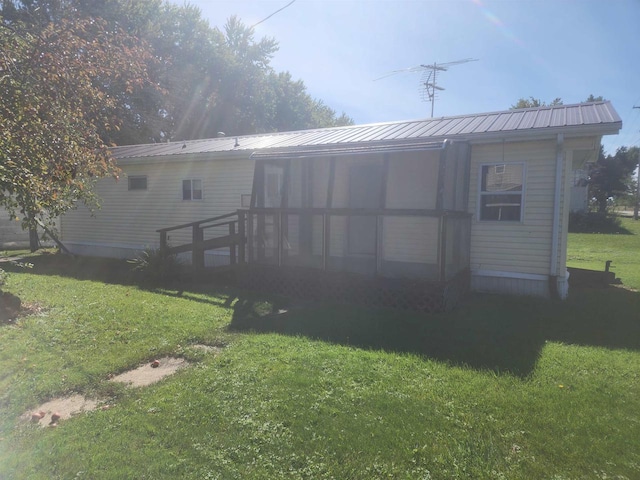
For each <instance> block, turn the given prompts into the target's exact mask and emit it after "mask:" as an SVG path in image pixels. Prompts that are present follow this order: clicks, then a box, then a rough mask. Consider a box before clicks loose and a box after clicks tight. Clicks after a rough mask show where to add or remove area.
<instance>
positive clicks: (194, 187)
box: [182, 179, 202, 200]
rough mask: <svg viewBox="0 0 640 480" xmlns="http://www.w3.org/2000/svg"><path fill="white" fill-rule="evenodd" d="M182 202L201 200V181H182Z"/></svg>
mask: <svg viewBox="0 0 640 480" xmlns="http://www.w3.org/2000/svg"><path fill="white" fill-rule="evenodd" d="M182 199H183V200H202V180H199V179H189V180H183V181H182Z"/></svg>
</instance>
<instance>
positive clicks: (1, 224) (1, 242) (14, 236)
mask: <svg viewBox="0 0 640 480" xmlns="http://www.w3.org/2000/svg"><path fill="white" fill-rule="evenodd" d="M28 245H29V231H28V230H23V229H22V223H21V222H20V221H19V220H15V219H12V218H9V212H7V211H6V210H5V209H4V207H0V247H5V248H6V247H24V246H28Z"/></svg>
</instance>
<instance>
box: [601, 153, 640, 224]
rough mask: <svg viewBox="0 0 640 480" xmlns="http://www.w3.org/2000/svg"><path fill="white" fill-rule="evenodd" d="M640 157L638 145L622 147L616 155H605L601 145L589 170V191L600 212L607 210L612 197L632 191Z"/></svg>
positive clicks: (622, 195)
mask: <svg viewBox="0 0 640 480" xmlns="http://www.w3.org/2000/svg"><path fill="white" fill-rule="evenodd" d="M639 158H640V149H639V148H638V147H631V148H627V147H620V148H618V150H616V153H615V154H614V155H605V153H604V150H603V148H602V146H601V147H600V154H599V155H598V160H597V161H596V162H595V164H594V165H593V166H592V167H591V169H590V171H589V193H590V195H591V196H592V197H593V198H594V199H595V201H596V203H597V205H598V212H600V213H606V212H607V207H608V203H609V199H610V198H617V197H624V196H625V195H628V194H629V193H632V191H631V188H632V185H633V182H632V174H633V171H634V170H635V168H636V166H637V165H638V159H639Z"/></svg>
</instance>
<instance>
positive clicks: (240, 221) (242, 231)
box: [238, 210, 246, 263]
mask: <svg viewBox="0 0 640 480" xmlns="http://www.w3.org/2000/svg"><path fill="white" fill-rule="evenodd" d="M244 222H245V215H244V211H242V210H238V237H239V238H238V241H239V243H238V263H244V262H245V259H244V255H245V252H244V249H245V245H246V238H245V235H246V233H245V225H244Z"/></svg>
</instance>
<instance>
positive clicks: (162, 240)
mask: <svg viewBox="0 0 640 480" xmlns="http://www.w3.org/2000/svg"><path fill="white" fill-rule="evenodd" d="M167 250H168V245H167V232H160V253H161V254H162V255H166V254H167Z"/></svg>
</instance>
